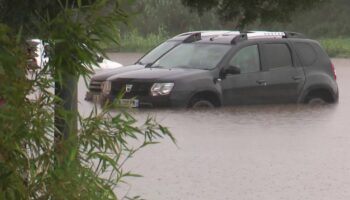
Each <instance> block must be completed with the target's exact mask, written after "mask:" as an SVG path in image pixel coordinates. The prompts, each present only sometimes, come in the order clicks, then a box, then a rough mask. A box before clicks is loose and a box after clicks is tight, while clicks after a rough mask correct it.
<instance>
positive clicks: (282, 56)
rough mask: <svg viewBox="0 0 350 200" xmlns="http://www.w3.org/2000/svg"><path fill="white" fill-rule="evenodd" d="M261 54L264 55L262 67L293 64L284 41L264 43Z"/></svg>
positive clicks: (270, 67)
mask: <svg viewBox="0 0 350 200" xmlns="http://www.w3.org/2000/svg"><path fill="white" fill-rule="evenodd" d="M262 55H263V57H264V60H263V62H262V64H263V67H268V68H269V69H273V68H278V67H287V66H293V61H292V55H291V53H290V50H289V47H288V45H287V44H285V43H276V44H264V45H263V51H262Z"/></svg>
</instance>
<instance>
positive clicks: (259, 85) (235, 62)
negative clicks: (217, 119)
mask: <svg viewBox="0 0 350 200" xmlns="http://www.w3.org/2000/svg"><path fill="white" fill-rule="evenodd" d="M226 65H227V66H236V67H238V68H239V69H240V73H239V74H227V75H226V76H225V78H224V79H223V80H222V82H221V88H222V101H223V105H233V104H256V103H263V97H264V87H265V82H264V73H263V72H262V71H261V67H260V66H261V65H260V53H259V47H258V45H257V44H252V45H249V46H245V47H242V48H241V49H239V50H238V51H236V53H234V54H233V56H232V57H231V58H230V59H229V62H228V64H226Z"/></svg>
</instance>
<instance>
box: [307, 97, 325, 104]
mask: <svg viewBox="0 0 350 200" xmlns="http://www.w3.org/2000/svg"><path fill="white" fill-rule="evenodd" d="M307 104H309V105H324V104H327V102H326V101H325V100H324V99H322V98H321V97H312V98H310V99H309V100H308V101H307Z"/></svg>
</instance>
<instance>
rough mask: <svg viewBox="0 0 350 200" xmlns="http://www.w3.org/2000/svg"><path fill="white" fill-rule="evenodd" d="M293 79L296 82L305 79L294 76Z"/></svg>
mask: <svg viewBox="0 0 350 200" xmlns="http://www.w3.org/2000/svg"><path fill="white" fill-rule="evenodd" d="M292 79H293V80H295V81H298V80H301V79H303V77H302V76H293V77H292Z"/></svg>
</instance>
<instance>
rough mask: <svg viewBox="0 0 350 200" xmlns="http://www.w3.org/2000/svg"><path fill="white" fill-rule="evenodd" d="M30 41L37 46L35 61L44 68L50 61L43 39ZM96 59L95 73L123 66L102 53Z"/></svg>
mask: <svg viewBox="0 0 350 200" xmlns="http://www.w3.org/2000/svg"><path fill="white" fill-rule="evenodd" d="M28 43H29V44H30V45H33V46H34V45H35V46H36V50H35V53H36V57H35V62H36V65H37V66H38V67H39V68H42V67H43V66H44V64H45V63H46V62H47V61H48V60H47V59H48V58H45V57H44V48H45V47H44V45H43V43H42V41H41V40H39V39H32V40H30V41H28ZM96 60H97V63H98V65H95V66H93V69H94V72H95V73H96V72H98V71H100V70H104V69H115V68H118V67H121V66H123V65H122V64H120V63H118V62H114V61H112V60H109V59H106V58H104V57H102V56H101V55H96Z"/></svg>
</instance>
